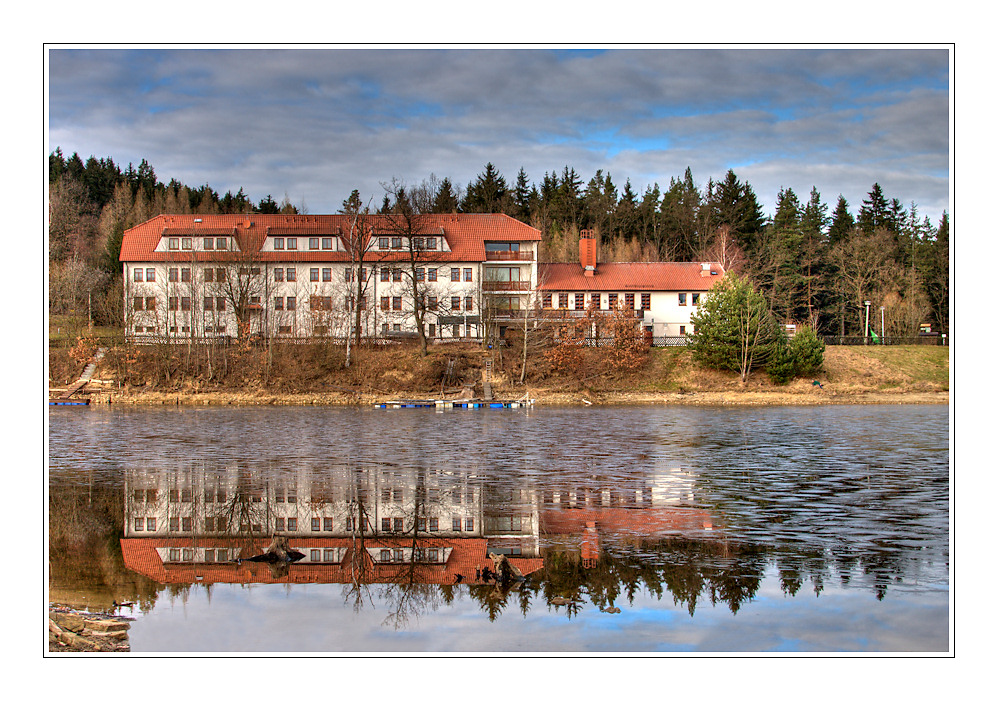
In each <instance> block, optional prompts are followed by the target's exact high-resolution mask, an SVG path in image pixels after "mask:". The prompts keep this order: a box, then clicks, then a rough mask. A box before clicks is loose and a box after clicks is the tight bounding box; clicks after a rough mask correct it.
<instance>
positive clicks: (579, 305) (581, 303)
mask: <svg viewBox="0 0 998 701" xmlns="http://www.w3.org/2000/svg"><path fill="white" fill-rule="evenodd" d="M585 306H586V295H585V293H583V292H576V293H575V308H576V309H584V308H585Z"/></svg>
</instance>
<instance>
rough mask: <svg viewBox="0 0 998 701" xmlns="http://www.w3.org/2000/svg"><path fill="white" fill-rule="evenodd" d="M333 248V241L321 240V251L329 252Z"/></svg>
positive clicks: (328, 239)
mask: <svg viewBox="0 0 998 701" xmlns="http://www.w3.org/2000/svg"><path fill="white" fill-rule="evenodd" d="M332 248H333V240H332V239H331V238H323V239H322V250H324V251H329V250H332Z"/></svg>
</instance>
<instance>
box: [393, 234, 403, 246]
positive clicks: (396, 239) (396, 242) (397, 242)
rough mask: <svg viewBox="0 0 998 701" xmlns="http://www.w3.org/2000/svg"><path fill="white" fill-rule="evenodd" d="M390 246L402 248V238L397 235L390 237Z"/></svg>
mask: <svg viewBox="0 0 998 701" xmlns="http://www.w3.org/2000/svg"><path fill="white" fill-rule="evenodd" d="M392 248H402V239H401V238H399V237H398V236H393V237H392Z"/></svg>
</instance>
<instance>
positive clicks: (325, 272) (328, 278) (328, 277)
mask: <svg viewBox="0 0 998 701" xmlns="http://www.w3.org/2000/svg"><path fill="white" fill-rule="evenodd" d="M322 281H323V282H332V281H333V269H332V268H323V269H322Z"/></svg>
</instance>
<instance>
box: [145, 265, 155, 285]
mask: <svg viewBox="0 0 998 701" xmlns="http://www.w3.org/2000/svg"><path fill="white" fill-rule="evenodd" d="M146 282H156V268H146Z"/></svg>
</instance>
